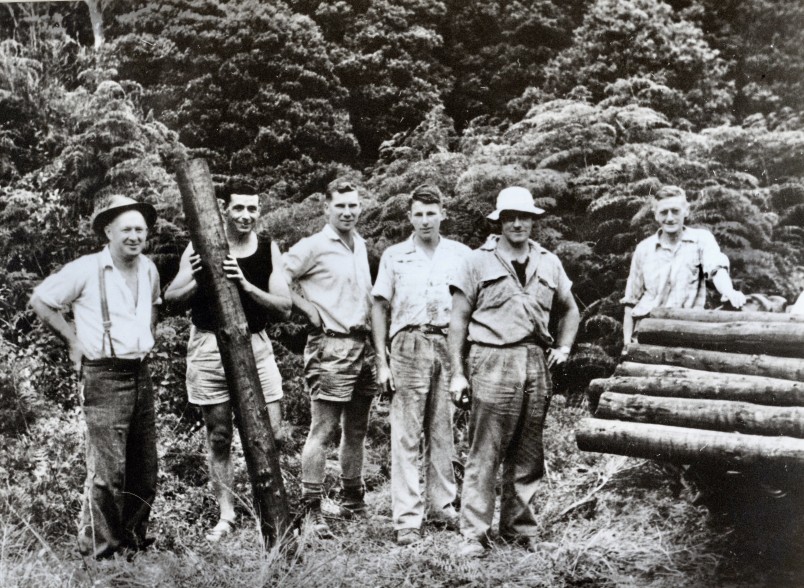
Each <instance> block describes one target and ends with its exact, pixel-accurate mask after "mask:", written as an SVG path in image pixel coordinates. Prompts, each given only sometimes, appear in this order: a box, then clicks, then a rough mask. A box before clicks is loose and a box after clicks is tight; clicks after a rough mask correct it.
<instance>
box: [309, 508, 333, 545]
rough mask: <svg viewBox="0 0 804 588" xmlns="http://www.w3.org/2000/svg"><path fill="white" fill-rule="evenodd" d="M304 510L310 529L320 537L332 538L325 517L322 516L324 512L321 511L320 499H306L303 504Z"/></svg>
mask: <svg viewBox="0 0 804 588" xmlns="http://www.w3.org/2000/svg"><path fill="white" fill-rule="evenodd" d="M304 512H305V514H306V515H307V525H308V528H309V529H310V531H311V532H312V533H313V534H314V535H316V536H317V537H319V538H321V539H332V538H333V537H334V535H333V534H332V531H331V530H330V528H329V523H327V519H325V518H324V513H323V512H321V499H320V498H316V499H314V500H309V501H306V502H305V504H304Z"/></svg>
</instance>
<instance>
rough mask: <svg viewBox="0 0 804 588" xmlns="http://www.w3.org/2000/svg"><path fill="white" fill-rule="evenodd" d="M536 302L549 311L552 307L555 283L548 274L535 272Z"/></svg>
mask: <svg viewBox="0 0 804 588" xmlns="http://www.w3.org/2000/svg"><path fill="white" fill-rule="evenodd" d="M535 287H536V292H535V294H536V302H537V303H538V304H539V306H541V307H542V308H543V309H545V310H547V311H549V310H550V309H551V308H553V300H554V299H555V295H556V288H557V286H556V283H555V281H554V280H553V279H552V278H550V277H549V276H545V275H541V274H537V275H536V280H535Z"/></svg>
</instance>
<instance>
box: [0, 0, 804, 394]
mask: <svg viewBox="0 0 804 588" xmlns="http://www.w3.org/2000/svg"><path fill="white" fill-rule="evenodd" d="M4 8H5V9H4V10H3V11H1V12H0V29H2V32H3V39H4V40H3V41H2V42H0V144H2V147H3V148H2V150H0V191H1V192H2V196H3V197H2V201H0V221H2V227H3V229H2V230H0V252H2V253H1V255H2V264H0V273H2V278H3V282H4V283H5V284H7V286H6V287H5V288H4V290H3V297H2V306H1V307H0V318H1V319H2V320H3V321H4V324H5V325H7V326H9V327H12V328H9V329H4V340H5V341H6V342H7V343H8V344H12V345H15V346H16V345H21V346H22V347H23V348H24V347H26V346H27V345H33V343H31V340H32V339H29V338H27V333H28V332H29V331H30V329H31V328H33V321H32V315H31V314H30V311H29V310H27V309H26V301H27V296H28V294H29V292H30V290H31V288H32V286H33V285H34V284H35V283H36V282H37V281H38V280H40V279H42V277H43V276H45V275H47V274H48V273H49V272H50V271H52V270H53V269H55V268H57V267H59V266H60V265H61V264H63V263H65V262H66V261H68V260H69V259H71V258H73V257H75V256H76V255H78V254H81V253H84V252H87V251H89V250H91V249H93V248H95V247H97V243H96V242H95V241H94V240H93V239H92V238H91V237H90V236H89V235H88V231H87V230H86V229H87V219H88V216H89V215H90V214H91V211H92V209H93V206H94V204H95V202H97V201H98V200H99V199H100V198H103V197H104V196H106V195H108V194H109V193H112V192H124V193H126V194H128V195H130V196H132V197H135V198H138V199H142V200H146V201H149V202H151V203H153V204H154V205H155V206H156V207H157V209H158V211H159V213H160V220H159V223H158V225H157V227H156V228H155V231H154V234H153V235H152V236H151V244H150V255H152V257H153V258H154V260H155V261H156V263H157V265H158V266H159V268H160V272H161V273H162V279H163V282H167V281H168V280H169V279H170V278H171V277H172V275H173V273H174V272H175V268H176V264H177V257H178V253H179V252H180V251H181V249H182V248H183V246H184V244H185V243H186V241H187V239H188V237H187V234H186V230H185V228H184V225H183V218H182V213H181V210H180V205H179V198H178V193H177V188H176V185H175V179H174V172H175V165H176V163H177V162H178V161H181V160H183V159H186V158H189V157H203V158H205V159H207V161H208V162H209V164H210V167H211V169H212V171H213V174H214V178H215V181H216V182H217V183H218V184H219V185H220V186H222V187H225V186H229V187H231V186H242V185H247V186H250V187H252V188H253V189H255V190H257V191H258V192H259V193H260V194H261V199H262V204H263V213H264V223H263V230H265V231H267V232H269V233H270V234H271V235H272V237H273V238H275V239H277V240H278V241H279V242H280V243H281V244H282V246H283V247H285V248H286V247H288V246H289V245H291V244H292V243H293V242H295V241H296V240H297V239H299V238H300V237H302V236H304V235H306V234H309V233H311V232H313V231H315V230H317V229H318V228H320V225H321V224H322V220H321V218H320V198H321V192H322V190H323V188H324V186H326V184H327V183H328V182H329V181H331V180H332V179H333V178H335V177H336V176H348V177H351V178H352V179H353V180H354V181H356V182H357V183H358V184H359V185H360V186H361V188H362V190H363V191H364V194H365V198H366V209H367V212H366V213H365V217H364V220H363V221H362V226H361V227H360V230H361V232H362V233H363V234H364V235H365V236H367V237H368V239H369V241H370V244H371V249H370V253H371V258H372V259H371V260H372V263H373V264H376V262H377V260H378V258H379V255H380V254H381V252H382V250H383V248H384V247H385V246H387V245H389V244H391V243H392V242H394V241H396V240H399V239H401V238H403V237H404V236H405V235H406V233H407V229H406V228H405V227H406V221H405V198H406V194H408V193H409V192H410V191H411V190H412V189H413V188H414V187H415V186H416V185H418V184H420V183H422V182H432V183H435V184H436V185H438V186H439V187H440V188H441V189H442V191H443V192H444V193H445V195H446V196H447V202H446V208H447V212H448V218H449V220H448V221H447V223H446V224H445V230H446V232H447V233H448V234H449V235H450V236H452V237H455V238H457V239H460V240H462V241H464V242H466V243H467V244H469V245H471V246H473V247H474V246H478V245H479V244H480V243H482V241H483V240H484V239H485V237H486V236H487V234H488V233H489V231H490V230H493V227H492V226H490V225H489V224H488V223H487V222H486V220H485V214H486V213H487V211H488V210H490V208H491V206H492V205H493V201H494V198H495V196H496V193H497V192H498V191H499V190H500V189H501V188H502V187H504V186H506V185H511V184H520V185H523V186H526V187H528V188H529V189H530V190H531V191H532V192H533V193H534V195H535V196H536V197H537V200H538V202H539V205H540V206H542V207H543V208H545V209H547V211H548V214H547V215H545V217H544V218H543V219H541V220H540V221H539V223H538V224H537V231H536V235H534V236H535V238H536V239H538V240H539V241H540V242H542V243H543V244H544V245H545V246H546V247H548V248H550V249H552V250H554V251H556V252H557V253H558V254H559V256H560V257H561V258H562V259H563V260H564V263H565V266H566V267H567V271H568V272H569V274H570V277H571V278H572V279H573V281H574V284H575V286H574V293H575V296H576V298H577V300H578V302H579V304H580V307H581V309H582V310H583V312H584V324H583V328H582V331H581V335H580V339H579V344H578V345H577V346H576V349H575V353H574V354H573V357H574V360H575V361H577V362H579V363H578V365H577V366H575V367H577V368H578V370H576V372H577V373H578V374H580V373H581V372H583V370H582V369H581V366H587V367H588V366H592V367H591V368H590V370H591V371H589V372H588V373H587V372H583V373H584V375H582V376H579V379H578V381H574V382H573V381H570V382H569V383H568V384H567V385H569V386H570V387H571V388H573V389H575V390H576V391H578V390H580V389H582V388H583V386H584V385H585V382H586V381H588V377H591V376H590V374H598V373H603V372H605V371H606V370H607V369H609V368H610V367H611V365H612V361H613V358H615V357H616V356H617V354H618V353H619V340H620V336H619V333H620V318H621V308H620V307H619V304H618V299H619V298H620V297H621V295H622V291H623V288H624V282H625V278H626V273H627V267H628V262H629V259H630V255H631V252H632V251H633V248H634V246H635V245H636V243H637V242H638V241H639V240H640V239H641V238H643V237H645V236H646V235H647V234H648V233H649V232H650V231H651V230H652V221H651V215H650V214H649V213H648V204H649V201H650V197H651V195H652V194H653V193H655V191H656V190H657V189H658V188H659V187H660V186H661V185H662V184H667V183H671V184H677V185H679V186H681V187H683V188H684V189H685V190H686V191H687V194H688V196H689V198H690V200H691V201H692V205H693V215H692V217H691V219H690V221H691V222H692V223H693V224H695V225H699V226H703V227H707V228H709V229H710V230H711V231H712V232H713V233H714V234H715V235H716V237H717V238H718V241H719V242H720V244H721V246H722V247H723V248H724V250H725V252H726V253H727V254H728V255H729V257H730V259H731V263H732V277H733V279H734V281H735V283H736V284H737V286H738V287H740V288H742V289H743V290H744V291H746V292H762V293H765V294H769V295H778V296H782V297H785V298H786V299H788V300H791V299H792V298H793V297H794V296H795V295H797V294H798V292H800V291H801V289H802V287H803V286H804V270H803V269H802V266H804V259H803V258H802V255H803V254H802V251H804V247H802V245H804V229H802V221H804V157H802V155H803V153H802V151H804V123H802V116H801V113H802V110H804V102H802V100H803V99H802V96H803V95H804V93H802V92H801V91H800V90H801V83H802V82H801V80H802V79H804V77H803V76H802V75H801V74H802V71H803V68H804V55H802V50H801V47H802V46H803V45H802V43H801V42H799V41H800V40H801V35H802V33H801V31H802V30H804V27H802V26H801V24H802V19H804V8H802V7H801V5H800V3H798V2H795V1H792V0H783V1H780V2H766V1H764V0H750V1H748V2H736V1H734V2H710V1H708V0H676V1H671V2H661V1H658V0H596V1H592V0H573V1H570V2H558V1H552V0H538V1H534V2H519V1H517V2H510V1H506V2H503V1H501V0H470V1H460V2H459V1H457V0H443V1H438V2H431V1H425V0H344V1H339V2H321V1H317V0H287V1H286V2H271V3H263V2H259V1H256V0H239V1H233V0H232V1H226V0H162V1H159V2H150V1H145V0H136V1H129V2H122V1H116V0H87V1H86V2H82V3H17V4H8V5H6V6H5V7H4ZM715 303H716V304H719V301H715ZM298 329H299V325H295V326H294V325H287V326H286V327H284V331H283V332H285V333H296V332H298ZM571 363H572V362H571ZM571 367H572V365H571ZM584 369H585V368H584ZM579 370H580V371H579Z"/></svg>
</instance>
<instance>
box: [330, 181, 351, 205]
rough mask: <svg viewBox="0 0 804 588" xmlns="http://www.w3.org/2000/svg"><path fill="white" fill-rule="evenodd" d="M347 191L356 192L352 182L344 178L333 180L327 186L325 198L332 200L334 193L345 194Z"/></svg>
mask: <svg viewBox="0 0 804 588" xmlns="http://www.w3.org/2000/svg"><path fill="white" fill-rule="evenodd" d="M349 192H357V188H356V187H355V185H354V184H353V183H352V182H349V181H346V180H335V181H333V182H330V183H329V185H328V186H327V192H326V197H327V200H332V196H333V195H334V194H347V193H349Z"/></svg>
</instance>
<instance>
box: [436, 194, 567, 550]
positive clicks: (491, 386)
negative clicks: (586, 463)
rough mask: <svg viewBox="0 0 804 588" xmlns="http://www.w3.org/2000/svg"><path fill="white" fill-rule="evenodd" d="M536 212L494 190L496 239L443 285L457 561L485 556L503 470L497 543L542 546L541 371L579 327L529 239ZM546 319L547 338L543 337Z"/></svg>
mask: <svg viewBox="0 0 804 588" xmlns="http://www.w3.org/2000/svg"><path fill="white" fill-rule="evenodd" d="M543 213H544V210H542V209H541V208H537V207H536V206H535V205H534V202H533V196H532V195H531V193H530V192H529V191H528V190H526V189H525V188H521V187H511V188H506V189H504V190H502V191H501V192H500V194H499V196H498V197H497V208H496V210H495V211H494V212H492V213H491V214H490V215H489V216H488V218H489V219H491V220H493V221H498V222H499V223H500V229H501V231H500V232H501V234H500V235H499V236H496V235H495V236H492V237H490V238H489V240H488V241H486V243H485V244H484V245H483V246H482V247H480V249H477V250H475V251H473V252H472V254H471V255H470V257H469V258H468V259H467V262H466V263H465V265H464V267H463V269H462V271H461V272H459V274H458V277H457V278H456V279H454V280H452V281H451V282H450V289H451V290H452V293H453V296H452V314H451V318H450V328H449V349H450V356H451V366H452V377H451V381H450V393H451V395H452V399H453V402H455V404H456V405H457V406H458V407H459V408H463V409H469V408H470V407H471V411H472V412H471V416H470V421H469V436H470V441H469V442H470V448H469V457H468V459H467V462H466V469H465V474H464V486H463V494H462V498H461V534H462V535H463V539H464V541H463V545H462V547H461V550H460V553H461V554H462V555H465V556H480V555H482V554H483V553H484V550H485V544H486V543H487V542H488V539H489V532H490V530H491V522H492V518H493V516H494V500H495V483H496V479H497V470H498V469H499V466H500V464H501V463H502V464H503V480H502V482H503V484H502V498H501V503H500V528H499V534H500V537H501V538H503V539H505V540H509V541H513V542H517V543H523V544H524V545H525V546H526V547H527V548H528V549H531V550H536V549H538V548H539V546H540V542H539V539H538V536H537V534H538V526H537V522H536V517H535V515H534V512H533V509H532V508H531V506H530V502H531V500H532V499H533V497H534V495H535V493H536V484H537V483H538V480H539V478H541V477H542V475H543V473H544V456H543V447H542V429H543V426H544V418H545V415H546V413H547V407H548V401H549V395H550V391H551V389H552V384H551V379H550V372H549V368H552V367H553V366H555V365H559V364H562V363H564V362H565V361H566V360H567V356H568V355H569V352H570V347H571V346H572V343H573V341H574V340H575V334H576V333H577V331H578V323H579V321H580V315H579V313H578V308H577V306H576V305H575V300H574V298H573V296H572V292H571V287H572V282H571V281H570V280H569V278H568V277H567V274H566V273H565V272H564V268H563V266H562V265H561V262H560V261H559V259H558V258H557V257H556V256H555V255H554V254H552V253H550V252H549V251H547V250H546V249H544V248H543V247H541V246H540V245H539V244H538V243H536V242H534V241H532V240H531V239H530V234H531V230H532V229H533V222H534V219H535V218H536V216H538V215H540V214H543ZM553 312H555V313H557V315H558V329H557V335H556V337H555V338H554V337H553V336H552V335H551V333H550V332H549V331H548V324H549V322H550V315H551V313H553ZM467 339H468V340H469V342H470V343H471V348H470V351H469V354H468V357H466V356H465V355H464V349H465V341H467ZM464 366H466V369H465V367H464ZM467 370H468V378H467Z"/></svg>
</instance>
